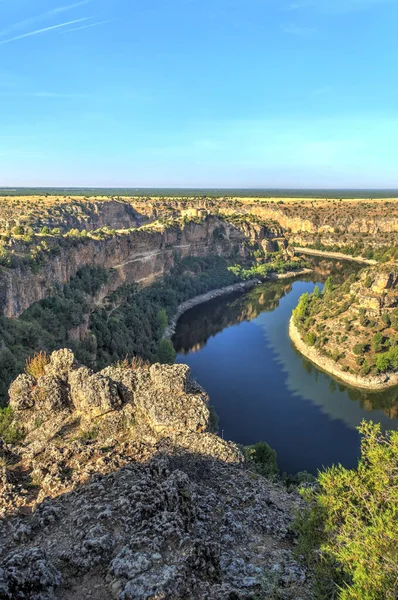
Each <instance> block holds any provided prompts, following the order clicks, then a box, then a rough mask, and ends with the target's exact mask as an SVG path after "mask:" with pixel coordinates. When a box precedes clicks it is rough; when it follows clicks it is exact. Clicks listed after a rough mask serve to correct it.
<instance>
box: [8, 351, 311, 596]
mask: <svg viewBox="0 0 398 600" xmlns="http://www.w3.org/2000/svg"><path fill="white" fill-rule="evenodd" d="M51 365H53V366H51ZM58 367H59V372H60V375H61V377H60V378H59V377H56V376H55V372H54V371H53V369H54V368H58ZM11 395H12V397H13V398H14V406H15V407H19V406H21V408H20V409H19V408H17V409H16V416H17V419H18V418H19V419H21V421H22V422H23V423H24V425H27V427H28V431H29V433H28V435H27V437H26V438H25V440H24V442H23V444H22V445H21V446H19V447H18V448H14V447H13V448H12V452H11V451H10V452H11V454H10V452H9V451H8V449H7V448H6V449H5V450H4V451H7V460H8V461H11V463H12V469H9V468H7V467H6V466H2V468H1V470H0V490H1V491H0V516H1V518H0V599H3V598H4V600H72V599H73V600H86V599H87V598H92V599H93V600H104V599H107V598H109V599H113V600H253V598H254V597H259V598H260V597H264V598H265V597H267V595H271V594H273V593H275V590H276V589H277V593H278V598H280V599H281V600H296V599H297V598H301V599H305V598H308V599H309V598H310V597H311V595H310V589H309V585H308V583H307V581H306V573H305V571H304V570H303V569H302V567H300V566H299V565H297V564H296V563H295V561H294V558H293V546H292V543H291V534H290V524H291V520H292V516H293V514H294V512H295V510H296V509H297V507H298V506H300V504H301V499H300V498H299V496H297V495H295V494H288V493H287V492H286V491H285V489H284V488H282V487H278V486H277V485H276V484H274V483H272V482H270V481H267V480H266V479H264V478H262V477H259V476H253V474H252V473H251V472H250V471H247V470H246V469H245V466H244V457H243V455H242V453H241V452H240V450H239V449H238V447H237V446H236V445H235V444H232V443H230V442H226V441H225V440H222V439H220V438H219V437H218V436H216V435H215V434H212V433H210V432H209V431H208V424H209V408H208V404H209V399H208V397H207V395H206V393H205V392H204V390H203V389H202V388H201V387H200V386H199V385H198V384H197V383H195V382H193V381H191V379H190V370H189V368H188V367H186V366H184V365H172V366H170V365H154V366H152V367H151V368H150V369H148V368H145V367H143V368H137V369H135V370H131V369H121V368H115V367H109V368H107V369H104V371H102V372H101V373H97V374H94V373H93V372H92V371H90V370H89V369H87V368H86V367H79V366H78V365H77V364H76V363H75V360H74V357H73V354H72V353H70V352H69V351H68V352H65V353H61V354H59V353H56V356H55V357H54V355H53V356H52V357H51V360H50V364H49V368H48V369H46V374H44V375H42V376H41V377H38V378H37V381H36V380H33V378H29V377H27V376H23V377H22V379H21V378H18V379H17V380H16V382H14V384H13V393H12V394H11ZM23 398H25V400H24V401H23V400H22V399H23ZM26 398H28V402H27V401H26ZM65 408H68V410H64V409H65ZM43 412H44V413H45V419H41V416H42V413H43ZM42 421H43V422H42ZM93 425H95V428H94V429H93Z"/></svg>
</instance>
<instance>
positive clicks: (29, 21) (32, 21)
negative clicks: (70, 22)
mask: <svg viewBox="0 0 398 600" xmlns="http://www.w3.org/2000/svg"><path fill="white" fill-rule="evenodd" d="M89 2H92V0H81V1H80V2H74V3H73V4H67V5H65V6H59V7H57V8H52V9H51V10H48V11H46V12H44V13H41V14H40V15H36V16H35V17H30V18H28V19H24V20H23V21H18V23H14V24H13V25H10V26H9V27H6V28H5V29H2V30H1V31H0V37H4V36H6V35H10V34H12V33H13V32H14V31H19V30H21V29H25V28H27V27H31V26H33V25H35V24H36V23H39V22H40V21H45V20H46V19H50V18H51V17H55V16H56V15H59V14H61V13H63V12H66V11H68V10H72V9H74V8H79V7H80V6H83V5H85V4H88V3H89Z"/></svg>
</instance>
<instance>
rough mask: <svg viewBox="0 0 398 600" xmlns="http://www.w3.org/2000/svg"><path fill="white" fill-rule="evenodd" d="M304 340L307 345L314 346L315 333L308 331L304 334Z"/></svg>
mask: <svg viewBox="0 0 398 600" xmlns="http://www.w3.org/2000/svg"><path fill="white" fill-rule="evenodd" d="M304 341H305V343H306V344H308V346H315V342H316V335H315V333H314V332H313V331H310V333H308V334H307V335H305V336H304Z"/></svg>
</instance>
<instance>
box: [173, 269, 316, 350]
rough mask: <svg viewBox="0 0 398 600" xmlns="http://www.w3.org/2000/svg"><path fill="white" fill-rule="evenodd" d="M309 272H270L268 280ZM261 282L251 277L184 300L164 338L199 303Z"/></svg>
mask: <svg viewBox="0 0 398 600" xmlns="http://www.w3.org/2000/svg"><path fill="white" fill-rule="evenodd" d="M309 273H312V269H300V270H298V271H288V272H287V273H270V274H269V275H268V277H267V280H275V279H291V278H292V277H298V276H299V275H308V274H309ZM261 283H263V282H262V281H261V280H260V279H250V280H249V281H242V282H240V283H235V284H233V285H228V286H226V287H223V288H218V289H216V290H211V291H210V292H207V293H206V294H202V295H201V296H195V297H194V298H191V299H190V300H187V301H186V302H183V303H182V304H180V305H179V307H178V308H177V312H176V314H175V315H174V317H173V319H172V320H171V321H170V323H169V324H168V326H167V327H166V329H165V330H164V334H163V339H171V338H172V337H173V335H174V333H175V330H176V325H177V322H178V319H179V318H180V317H181V316H182V315H183V314H184V313H186V312H187V311H188V310H190V309H191V308H194V307H195V306H198V305H199V304H204V303H205V302H208V301H209V300H213V298H218V297H219V296H224V295H226V294H232V293H233V292H243V291H245V290H247V289H250V288H252V287H255V286H257V285H260V284H261Z"/></svg>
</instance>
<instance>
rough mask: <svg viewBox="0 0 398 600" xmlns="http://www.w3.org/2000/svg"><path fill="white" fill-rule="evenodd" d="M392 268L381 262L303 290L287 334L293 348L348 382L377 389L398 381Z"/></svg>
mask: <svg viewBox="0 0 398 600" xmlns="http://www.w3.org/2000/svg"><path fill="white" fill-rule="evenodd" d="M397 332H398V268H397V265H396V263H387V264H385V265H377V266H372V267H368V268H365V269H362V270H361V271H360V272H359V273H357V274H355V273H353V274H351V275H350V276H349V277H348V279H347V280H346V281H345V282H344V283H343V284H342V285H336V284H333V282H328V285H327V286H326V289H325V291H324V293H323V294H321V293H319V290H318V291H317V293H314V294H311V295H308V294H305V295H304V296H302V298H301V299H300V302H299V305H298V307H297V308H296V309H295V311H294V313H293V319H292V322H291V326H290V334H291V337H292V338H293V340H294V342H295V344H296V346H297V347H298V349H299V350H300V351H301V352H302V353H303V354H305V355H306V356H307V357H308V358H310V359H311V360H312V361H313V362H314V363H316V364H317V365H318V366H320V367H321V368H324V369H325V370H327V371H328V372H331V373H332V374H333V375H335V376H337V377H339V378H340V379H342V380H343V381H346V382H347V383H350V384H351V385H354V386H358V387H363V388H368V389H375V390H376V389H383V388H386V387H391V386H395V385H397V382H398V334H397Z"/></svg>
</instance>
